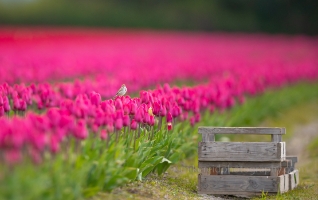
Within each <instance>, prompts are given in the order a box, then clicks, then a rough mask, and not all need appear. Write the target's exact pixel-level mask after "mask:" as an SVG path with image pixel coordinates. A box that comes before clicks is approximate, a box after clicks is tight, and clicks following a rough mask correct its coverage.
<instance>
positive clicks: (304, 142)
mask: <svg viewBox="0 0 318 200" xmlns="http://www.w3.org/2000/svg"><path fill="white" fill-rule="evenodd" d="M292 134H293V137H292V138H290V139H289V140H287V141H286V150H287V152H286V153H287V155H291V156H297V157H298V165H303V164H305V163H307V162H308V150H307V146H308V144H309V143H310V142H311V141H312V139H314V138H316V137H318V119H315V120H313V121H312V122H310V123H308V124H295V128H294V129H293V133H292Z"/></svg>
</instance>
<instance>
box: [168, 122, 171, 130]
mask: <svg viewBox="0 0 318 200" xmlns="http://www.w3.org/2000/svg"><path fill="white" fill-rule="evenodd" d="M167 128H168V131H170V130H171V129H172V123H171V122H168V123H167Z"/></svg>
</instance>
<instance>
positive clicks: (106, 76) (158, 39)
mask: <svg viewBox="0 0 318 200" xmlns="http://www.w3.org/2000/svg"><path fill="white" fill-rule="evenodd" d="M19 31H21V30H16V29H12V30H0V41H1V43H0V51H1V52H3V54H1V55H0V66H1V68H0V82H4V81H7V82H8V83H9V84H7V83H4V84H0V127H1V130H0V149H1V150H3V152H4V159H5V160H6V161H7V162H8V163H16V162H19V161H20V160H21V159H22V157H21V155H22V154H23V153H27V154H29V155H30V156H31V157H32V159H33V160H34V162H36V163H39V162H41V159H42V157H43V151H44V150H45V149H49V150H50V151H51V153H52V154H55V153H56V152H58V151H60V149H61V145H62V144H66V143H68V142H69V140H70V138H75V139H76V140H83V139H86V138H87V137H88V135H89V132H92V134H95V135H97V136H98V137H100V138H101V139H103V140H107V139H109V138H110V136H112V135H116V137H118V136H120V133H121V130H122V129H123V128H124V127H128V128H129V129H131V130H140V127H150V128H151V127H154V126H155V127H156V128H158V129H160V128H161V124H162V119H163V118H164V119H165V120H166V122H165V125H166V126H165V127H164V128H167V129H168V130H170V129H171V128H173V122H174V121H176V120H180V121H184V120H188V121H189V123H191V125H194V124H195V123H197V122H199V121H200V117H201V116H200V113H201V111H203V110H210V111H211V112H213V111H214V110H215V109H219V110H221V111H222V110H224V109H227V108H230V107H232V106H233V105H234V104H235V103H236V102H238V103H243V102H244V95H245V94H250V95H255V94H258V93H261V92H263V90H264V89H266V88H269V87H280V86H283V85H285V84H290V83H295V82H298V81H301V80H306V81H316V80H317V79H318V67H317V66H318V58H317V57H316V55H317V53H318V48H317V47H316V46H314V45H312V43H315V42H316V41H317V40H316V39H315V38H302V37H290V38H288V37H280V36H262V35H259V36H258V37H252V36H246V35H219V34H211V35H210V34H198V33H187V34H181V33H161V34H157V33H154V32H147V31H146V32H128V33H122V32H119V31H110V32H105V31H96V32H89V31H88V32H83V33H80V34H76V33H75V32H73V31H68V32H63V31H57V32H55V33H54V34H50V32H47V31H45V30H33V32H31V33H30V34H29V35H28V37H25V32H24V35H23V36H21V35H19ZM24 31H25V30H24ZM93 36H94V37H93ZM286 38H287V39H286ZM61 47H63V48H61ZM43 49H45V51H42V50H43ZM73 78H85V79H84V80H82V81H74V82H71V81H70V82H67V80H68V79H73ZM178 80H192V81H195V82H206V83H204V84H196V85H195V86H193V87H181V88H178V87H173V88H171V87H170V86H169V85H167V84H166V85H164V86H163V87H161V86H157V89H154V90H149V91H141V92H140V96H139V97H138V98H131V97H129V96H124V97H118V98H116V99H115V100H111V99H109V97H112V96H114V95H115V93H116V91H117V89H118V88H119V86H120V85H121V84H122V83H125V84H126V85H127V87H128V92H131V91H135V92H136V91H140V90H141V89H142V88H146V87H149V86H152V85H155V84H157V83H162V82H173V81H178ZM43 81H54V82H55V83H53V84H48V83H44V82H43ZM61 81H65V82H61ZM19 82H23V83H19ZM30 82H34V83H33V84H29V83H30ZM14 83H16V84H14ZM24 83H25V84H24ZM94 91H96V92H94ZM97 92H99V93H97ZM108 99H109V100H108ZM28 107H33V108H32V109H28ZM34 107H36V108H34ZM43 108H47V110H46V112H44V113H43V114H35V113H33V112H34V111H35V110H37V109H40V110H41V109H43ZM11 110H13V111H14V112H17V113H20V112H23V113H24V114H25V116H24V117H18V116H15V117H12V118H7V117H4V116H5V113H7V114H9V113H10V111H11ZM29 110H31V111H29ZM32 110H33V111H32ZM1 116H2V117H1ZM66 146H67V145H66Z"/></svg>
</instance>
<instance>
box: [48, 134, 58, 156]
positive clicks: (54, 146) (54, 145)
mask: <svg viewBox="0 0 318 200" xmlns="http://www.w3.org/2000/svg"><path fill="white" fill-rule="evenodd" d="M50 149H51V152H52V153H53V154H56V153H57V152H58V151H59V150H60V144H59V141H58V138H57V137H54V136H53V137H51V141H50Z"/></svg>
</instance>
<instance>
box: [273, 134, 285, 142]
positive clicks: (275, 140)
mask: <svg viewBox="0 0 318 200" xmlns="http://www.w3.org/2000/svg"><path fill="white" fill-rule="evenodd" d="M271 137H272V138H271V139H272V142H281V141H282V135H277V134H273V135H271Z"/></svg>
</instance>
